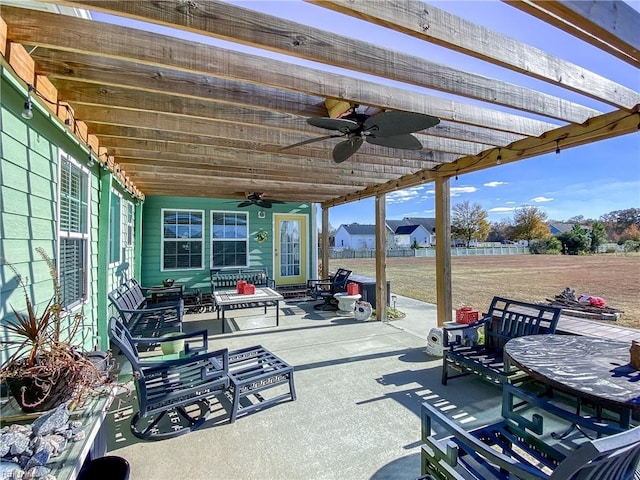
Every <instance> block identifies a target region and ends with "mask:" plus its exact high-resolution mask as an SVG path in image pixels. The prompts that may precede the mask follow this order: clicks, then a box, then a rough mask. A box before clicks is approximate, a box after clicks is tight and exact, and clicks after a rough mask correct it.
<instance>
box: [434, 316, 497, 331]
mask: <svg viewBox="0 0 640 480" xmlns="http://www.w3.org/2000/svg"><path fill="white" fill-rule="evenodd" d="M489 321H491V317H484V318H480V319H478V320H476V321H475V322H471V323H461V324H459V325H444V326H443V327H442V329H443V330H447V331H449V332H451V331H454V332H455V331H459V330H467V329H469V328H478V327H480V326H482V325H484V324H485V323H487V322H489Z"/></svg>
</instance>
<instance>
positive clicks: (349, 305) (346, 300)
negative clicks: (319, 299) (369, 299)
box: [333, 293, 362, 315]
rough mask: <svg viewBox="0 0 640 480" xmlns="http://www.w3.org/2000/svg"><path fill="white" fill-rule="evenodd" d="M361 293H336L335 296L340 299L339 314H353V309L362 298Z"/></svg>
mask: <svg viewBox="0 0 640 480" xmlns="http://www.w3.org/2000/svg"><path fill="white" fill-rule="evenodd" d="M360 297H362V295H360V294H359V293H357V294H355V295H349V294H347V293H336V294H334V295H333V298H335V299H336V300H338V315H353V309H354V308H355V304H356V302H357V301H358V300H360Z"/></svg>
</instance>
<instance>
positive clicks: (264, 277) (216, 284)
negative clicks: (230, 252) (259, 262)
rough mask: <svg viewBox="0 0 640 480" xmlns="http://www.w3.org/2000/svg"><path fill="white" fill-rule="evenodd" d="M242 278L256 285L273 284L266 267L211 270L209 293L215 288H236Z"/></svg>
mask: <svg viewBox="0 0 640 480" xmlns="http://www.w3.org/2000/svg"><path fill="white" fill-rule="evenodd" d="M240 280H244V281H245V282H247V283H251V284H253V285H255V286H256V287H271V288H273V287H274V286H275V282H274V281H273V280H271V279H270V278H269V274H268V273H267V269H266V268H243V269H239V270H211V293H213V292H215V291H216V290H228V289H233V288H236V284H237V283H238V281H240Z"/></svg>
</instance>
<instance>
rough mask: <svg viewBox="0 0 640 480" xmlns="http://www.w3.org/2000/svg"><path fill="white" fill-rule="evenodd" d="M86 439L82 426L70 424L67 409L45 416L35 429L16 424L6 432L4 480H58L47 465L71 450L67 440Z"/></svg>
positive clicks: (0, 469)
mask: <svg viewBox="0 0 640 480" xmlns="http://www.w3.org/2000/svg"><path fill="white" fill-rule="evenodd" d="M54 432H55V433H54ZM85 435H86V434H85V432H84V430H82V422H79V421H69V410H68V409H67V406H66V405H61V406H60V407H58V408H56V409H55V410H51V411H50V412H48V413H45V414H44V415H42V416H41V417H40V418H38V419H36V420H35V421H34V422H33V424H31V425H19V424H12V425H9V426H8V427H4V428H2V430H0V454H1V455H0V457H2V458H1V462H0V479H3V480H5V479H6V480H36V479H37V480H56V478H55V476H54V475H52V474H51V469H50V468H48V467H46V464H47V462H48V461H49V460H50V459H51V457H53V456H56V455H58V454H59V453H60V452H61V451H62V450H63V449H64V448H65V447H66V446H67V443H68V442H67V439H73V440H74V441H79V440H83V439H84V438H85ZM18 461H19V463H16V462H18Z"/></svg>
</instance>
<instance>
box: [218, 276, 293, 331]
mask: <svg viewBox="0 0 640 480" xmlns="http://www.w3.org/2000/svg"><path fill="white" fill-rule="evenodd" d="M280 300H284V297H283V296H282V295H280V294H279V293H278V292H276V291H275V290H273V289H271V288H268V287H256V291H255V293H252V294H242V293H238V292H237V291H236V290H222V291H219V292H214V293H213V305H214V307H215V309H216V312H217V318H218V320H220V312H222V333H225V312H226V311H227V310H236V309H240V308H256V307H264V313H267V307H269V306H273V305H275V307H276V327H278V326H279V325H280V305H279V304H280Z"/></svg>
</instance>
